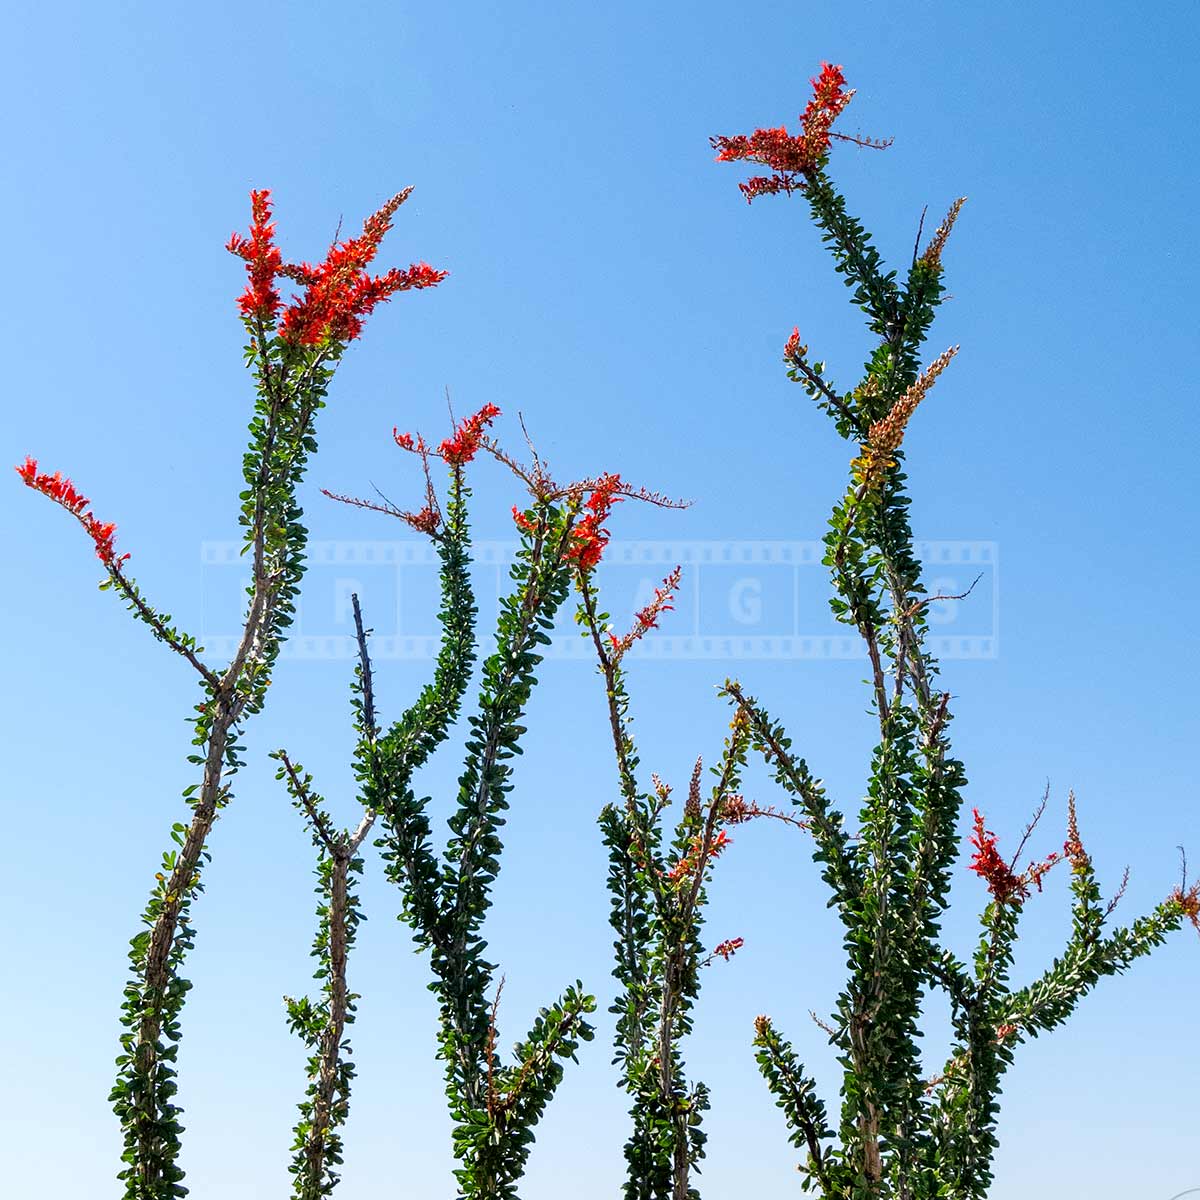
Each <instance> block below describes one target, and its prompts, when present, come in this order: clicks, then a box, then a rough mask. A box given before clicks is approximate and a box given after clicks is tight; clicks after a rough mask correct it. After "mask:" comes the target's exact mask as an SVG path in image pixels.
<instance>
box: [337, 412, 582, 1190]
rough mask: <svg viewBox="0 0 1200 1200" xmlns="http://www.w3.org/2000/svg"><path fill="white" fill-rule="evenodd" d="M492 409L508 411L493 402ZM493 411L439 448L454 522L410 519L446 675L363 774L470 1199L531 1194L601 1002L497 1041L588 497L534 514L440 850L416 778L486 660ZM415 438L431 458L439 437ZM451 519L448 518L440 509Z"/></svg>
mask: <svg viewBox="0 0 1200 1200" xmlns="http://www.w3.org/2000/svg"><path fill="white" fill-rule="evenodd" d="M485 413H487V414H488V415H487V419H488V420H490V418H491V416H492V415H495V413H494V410H490V411H489V410H485ZM484 423H486V422H485V421H484V420H483V419H482V414H481V417H480V418H470V419H468V421H466V422H464V423H463V424H462V425H461V426H460V428H459V431H458V434H457V435H456V437H455V438H454V439H450V440H448V441H447V442H443V443H442V445H441V447H440V448H439V451H438V454H439V456H440V457H442V458H443V459H445V460H446V461H447V462H448V463H450V465H451V472H450V489H449V498H448V502H447V506H446V514H445V519H444V520H443V519H442V517H441V514H440V513H437V512H436V508H435V504H436V501H435V498H434V496H433V492H432V487H430V490H429V496H430V506H429V507H428V508H427V509H425V510H423V512H422V513H421V514H402V513H399V512H396V513H395V515H399V516H403V517H405V519H406V520H408V522H409V523H410V524H411V525H414V526H415V527H417V528H419V529H422V530H424V531H425V532H426V533H428V534H429V535H430V536H431V537H432V538H433V539H434V541H435V543H436V545H437V549H438V554H439V556H440V559H441V592H442V607H441V611H440V614H439V620H440V623H441V629H442V633H441V645H440V649H439V652H438V657H437V663H436V668H435V671H434V678H433V680H432V682H431V683H430V684H429V685H428V686H427V687H426V688H425V689H424V691H423V692H422V693H421V695H420V696H419V697H418V699H417V700H416V702H415V703H414V704H413V705H412V706H411V707H410V708H409V709H408V710H407V711H406V712H405V713H404V714H403V715H402V716H401V717H400V718H399V720H397V721H396V722H395V723H394V724H393V725H392V726H390V728H388V729H386V730H385V731H384V732H383V733H381V734H380V736H379V738H378V741H377V743H375V744H374V745H373V746H368V745H367V744H366V743H365V742H363V743H360V746H359V751H358V753H357V756H356V772H357V776H358V780H359V784H360V789H361V793H360V794H361V799H362V801H363V803H364V805H365V806H366V807H367V808H368V810H369V811H373V812H377V813H378V814H379V816H380V819H381V822H382V827H383V836H382V838H381V839H380V841H379V842H378V845H379V846H380V848H381V849H382V853H383V858H384V863H385V868H386V873H387V876H388V878H389V879H391V880H392V882H394V883H395V884H396V885H397V886H398V887H399V888H400V890H401V895H402V897H403V909H402V913H401V917H402V919H403V920H404V921H405V922H407V923H408V924H409V925H410V926H411V928H412V930H413V936H414V940H415V942H416V944H417V946H418V947H419V948H420V949H421V950H422V951H425V952H427V953H428V954H429V959H430V966H431V968H432V973H433V981H432V983H431V985H430V986H431V988H432V990H433V992H434V994H435V995H436V996H437V998H438V1007H439V1031H438V1047H439V1050H438V1053H439V1057H440V1058H441V1059H442V1061H443V1063H444V1066H445V1078H446V1095H447V1099H448V1102H449V1109H450V1115H451V1117H452V1119H453V1122H454V1127H453V1146H454V1153H455V1157H456V1158H457V1160H458V1162H459V1166H458V1168H457V1169H456V1171H455V1176H456V1179H457V1181H458V1189H459V1193H460V1195H461V1196H463V1197H465V1198H470V1200H474V1198H476V1197H478V1198H489V1200H491V1198H495V1200H506V1198H508V1197H514V1196H516V1194H517V1193H516V1183H517V1181H518V1180H519V1178H520V1177H521V1174H522V1173H523V1171H524V1168H525V1164H526V1162H527V1160H528V1156H529V1152H530V1148H531V1145H532V1143H533V1140H534V1128H535V1126H536V1125H537V1122H538V1120H539V1119H540V1117H541V1115H542V1113H543V1112H544V1110H545V1107H546V1105H547V1104H548V1103H549V1102H550V1100H551V1099H552V1098H553V1096H554V1093H555V1091H556V1089H557V1087H558V1084H559V1082H560V1080H561V1078H562V1076H563V1063H564V1061H565V1060H568V1059H574V1057H575V1052H576V1050H577V1049H578V1046H579V1044H580V1042H582V1041H586V1040H590V1038H591V1037H592V1028H591V1026H590V1025H589V1023H588V1022H587V1020H586V1017H587V1015H588V1014H590V1013H591V1012H593V1011H594V1010H595V1000H594V998H593V997H592V996H590V995H587V994H585V993H584V992H583V991H582V990H581V985H580V984H578V983H576V984H574V985H572V986H570V987H568V988H567V989H566V990H565V991H564V993H563V995H562V996H561V997H560V998H559V999H558V1000H556V1001H555V1002H554V1003H553V1004H551V1005H549V1006H548V1007H547V1008H544V1009H542V1010H541V1012H540V1013H539V1015H538V1017H537V1019H536V1020H535V1021H534V1023H533V1026H532V1028H531V1029H530V1031H529V1033H528V1034H527V1035H526V1037H525V1038H524V1039H523V1040H522V1041H520V1042H519V1043H518V1044H517V1045H516V1048H515V1051H514V1056H513V1059H512V1060H511V1061H506V1060H505V1059H504V1058H503V1057H502V1056H501V1055H500V1053H499V1052H498V1050H497V1047H496V1041H497V1028H496V1020H497V1013H498V1008H499V1000H500V990H501V988H502V985H503V981H502V980H501V981H499V983H497V982H496V979H495V971H496V967H495V964H493V963H492V962H490V961H489V960H488V959H487V957H486V950H487V942H486V941H485V940H484V937H483V932H482V927H483V922H484V919H485V917H486V914H487V912H488V910H489V908H490V907H491V885H492V883H493V881H494V880H495V878H496V876H497V874H498V873H499V870H500V855H501V851H502V843H501V839H500V835H499V831H500V829H501V827H502V826H503V824H504V813H505V811H506V810H507V808H508V805H509V800H508V797H509V794H510V792H511V790H512V786H513V784H512V759H513V758H514V757H515V756H517V755H518V754H519V753H520V752H521V739H522V737H523V735H524V733H525V726H524V725H523V723H522V722H523V719H524V713H525V709H526V706H527V704H528V701H529V698H530V695H531V693H532V691H533V688H534V687H535V685H536V682H537V680H536V671H537V667H538V665H539V664H540V663H541V661H542V656H541V653H540V651H541V648H542V647H543V646H545V645H547V644H548V643H549V641H550V631H551V629H552V627H553V623H554V618H555V615H556V613H557V612H558V610H559V608H560V607H561V605H562V603H563V601H564V599H565V598H566V595H567V591H568V586H569V560H570V556H571V554H572V553H573V552H574V551H575V550H576V549H577V539H576V537H575V533H574V530H573V527H574V524H575V520H576V516H577V515H578V512H579V509H580V506H581V503H582V501H583V495H584V491H583V490H580V489H578V488H576V489H572V490H570V493H569V494H568V495H564V494H562V493H559V492H555V493H553V494H551V493H550V492H546V493H539V494H538V495H537V496H535V499H534V503H533V505H532V507H531V508H530V509H528V510H527V511H526V512H525V514H524V515H523V516H522V518H521V521H522V524H521V528H522V530H523V533H522V540H521V546H520V549H519V551H518V552H517V555H516V561H515V562H514V564H513V566H512V569H511V572H510V579H511V590H510V591H509V593H508V595H506V596H505V597H503V598H502V599H501V602H500V613H499V618H498V623H497V631H496V649H495V651H494V652H493V653H492V654H491V655H490V656H489V657H488V658H487V659H486V660H485V662H484V663H483V667H482V684H481V689H480V695H479V700H478V705H477V708H476V709H475V711H474V712H473V713H471V714H470V716H469V717H468V734H467V744H466V758H465V762H464V767H463V771H462V774H461V775H460V776H459V780H458V791H457V797H456V801H455V805H454V811H453V813H452V815H451V816H450V818H449V827H450V837H449V839H448V841H447V844H446V847H445V850H444V852H443V853H442V854H441V855H438V854H437V853H436V852H435V850H434V847H433V843H432V833H431V824H430V819H429V815H428V808H429V805H430V803H431V800H430V798H429V797H427V796H426V797H420V798H418V796H417V794H416V792H415V791H414V786H413V776H414V773H415V772H416V770H417V769H418V768H419V767H421V766H422V765H423V764H424V763H425V762H426V760H427V759H428V758H429V756H430V755H431V754H432V752H433V751H434V750H435V749H436V748H437V747H438V746H439V745H441V744H442V743H443V742H444V741H445V740H446V739H447V737H448V735H449V732H450V727H451V725H452V724H453V723H454V721H455V720H456V719H457V718H458V716H459V713H460V710H461V707H462V701H463V697H464V695H465V692H466V689H467V687H468V685H469V682H470V679H471V675H472V667H473V663H474V659H475V626H476V616H477V613H476V606H475V601H474V595H473V592H472V589H471V581H470V574H469V567H470V545H469V537H468V526H467V511H466V502H467V498H468V494H469V493H468V491H467V488H466V486H465V484H464V480H463V465H464V463H465V462H467V461H470V459H471V458H472V457H473V455H474V453H475V450H476V449H477V448H478V445H479V437H480V434H481V429H482V425H483V424H484ZM399 440H400V444H401V445H402V446H404V447H405V448H407V449H415V450H416V451H417V452H419V453H421V454H422V455H423V457H424V458H425V461H426V465H427V466H428V460H429V458H430V457H431V454H432V452H431V451H429V449H428V448H427V447H426V446H425V445H424V443H423V442H414V441H413V440H412V439H407V440H406V438H405V437H401V438H400V439H399ZM435 513H436V515H435Z"/></svg>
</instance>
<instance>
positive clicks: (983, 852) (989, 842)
mask: <svg viewBox="0 0 1200 1200" xmlns="http://www.w3.org/2000/svg"><path fill="white" fill-rule="evenodd" d="M972 812H973V814H974V817H975V832H974V833H973V834H971V845H972V846H974V847H975V854H974V856H973V857H972V858H971V863H970V866H971V870H972V871H974V872H975V874H976V875H979V876H980V877H981V878H982V879H983V880H984V881H985V882H986V883H987V886H988V891H989V892H991V893H992V895H993V896H994V897H995V898H996V901H997V902H998V903H1000V904H1006V903H1007V902H1008V901H1010V900H1012V899H1014V898H1018V899H1021V900H1024V899H1025V898H1026V897H1027V896H1028V895H1029V889H1028V888H1027V887H1026V886H1025V881H1024V880H1023V879H1022V878H1021V877H1020V876H1019V875H1018V874H1017V873H1016V872H1015V871H1014V870H1013V869H1012V868H1011V867H1010V866H1009V865H1008V863H1006V862H1005V861H1004V859H1003V858H1002V857H1001V856H1000V851H999V850H998V849H997V848H996V840H997V839H996V835H995V834H994V833H992V832H990V831H989V830H987V829H985V828H984V824H983V814H982V813H981V812H980V811H979V809H977V808H976V809H973V810H972Z"/></svg>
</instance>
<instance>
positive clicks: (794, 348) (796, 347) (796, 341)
mask: <svg viewBox="0 0 1200 1200" xmlns="http://www.w3.org/2000/svg"><path fill="white" fill-rule="evenodd" d="M807 349H808V347H807V346H802V345H801V344H800V326H799V325H796V326H795V327H794V328H793V329H792V336H791V337H789V338H788V340H787V341H786V342H785V343H784V347H783V357H784V358H785V359H793V358H803V357H804V352H805V351H806V350H807Z"/></svg>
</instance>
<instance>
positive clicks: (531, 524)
mask: <svg viewBox="0 0 1200 1200" xmlns="http://www.w3.org/2000/svg"><path fill="white" fill-rule="evenodd" d="M512 514H513V520H514V521H515V522H516V525H517V528H518V529H519V530H520V531H521V532H522V533H533V532H535V531H536V529H537V522H536V521H535V520H533V518H532V517H529V516H527V515H526V514H525V513H523V512H522V511H521V510H520V509H519V508H518V507H517V506H516V505H515V504H514V505H513V510H512Z"/></svg>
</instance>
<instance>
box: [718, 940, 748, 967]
mask: <svg viewBox="0 0 1200 1200" xmlns="http://www.w3.org/2000/svg"><path fill="white" fill-rule="evenodd" d="M745 944H746V939H745V938H740V937H735V938H730V939H729V940H728V941H725V942H722V943H721V944H720V945H719V946H714V947H713V952H712V956H713V957H714V958H717V957H720V958H723V959H724V960H725V961H726V962H728V961H729V960H730V959H731V958H732V957H733V956H734V954H736V953H737V951H739V950H740V949H741V948H742V947H743V946H744V945H745Z"/></svg>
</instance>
